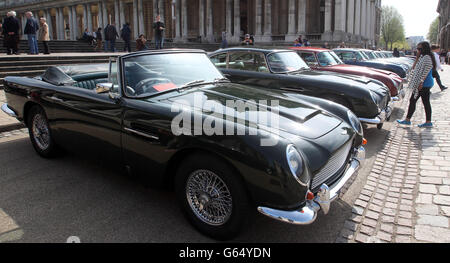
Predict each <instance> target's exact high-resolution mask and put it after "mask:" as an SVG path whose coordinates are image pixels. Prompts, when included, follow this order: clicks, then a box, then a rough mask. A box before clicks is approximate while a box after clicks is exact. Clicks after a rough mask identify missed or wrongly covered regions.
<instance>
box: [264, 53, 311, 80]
mask: <svg viewBox="0 0 450 263" xmlns="http://www.w3.org/2000/svg"><path fill="white" fill-rule="evenodd" d="M282 53H292V54H295V55H296V56H298V58H299V59H300V61H301V62H302V63H303V65H304V66H303V67H301V68H298V69H295V70H288V71H280V72H277V71H274V70H273V68H272V64H271V62H270V61H269V58H270V56H272V55H276V54H282ZM266 63H267V66H269V70H270V72H272V73H274V74H287V73H293V72H297V71H301V70H310V69H311V68H310V67H309V66H308V64H307V63H306V62H305V61H304V60H303V59H302V57H301V56H300V55H299V54H298V53H297V52H296V51H294V50H292V51H291V50H283V51H275V52H271V53H269V54H267V55H266Z"/></svg>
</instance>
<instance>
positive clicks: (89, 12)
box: [86, 4, 93, 32]
mask: <svg viewBox="0 0 450 263" xmlns="http://www.w3.org/2000/svg"><path fill="white" fill-rule="evenodd" d="M86 8H87V28H88V30H89V32H92V29H93V28H92V12H91V4H86Z"/></svg>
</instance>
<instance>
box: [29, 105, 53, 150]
mask: <svg viewBox="0 0 450 263" xmlns="http://www.w3.org/2000/svg"><path fill="white" fill-rule="evenodd" d="M32 123H33V124H32V127H31V128H32V131H33V137H34V141H35V142H36V144H37V146H38V147H39V148H40V149H41V150H46V149H47V148H48V147H49V145H50V133H49V130H48V127H47V122H46V121H45V118H44V117H43V116H42V115H41V114H36V115H35V116H34V118H33V122H32Z"/></svg>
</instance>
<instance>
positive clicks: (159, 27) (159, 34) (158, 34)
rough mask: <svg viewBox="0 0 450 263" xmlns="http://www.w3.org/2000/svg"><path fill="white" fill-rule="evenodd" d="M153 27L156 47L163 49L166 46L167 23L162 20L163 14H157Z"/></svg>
mask: <svg viewBox="0 0 450 263" xmlns="http://www.w3.org/2000/svg"><path fill="white" fill-rule="evenodd" d="M153 29H155V45H156V49H162V48H163V47H164V30H165V29H166V28H165V25H164V23H163V22H161V16H160V15H157V16H156V21H155V22H154V23H153Z"/></svg>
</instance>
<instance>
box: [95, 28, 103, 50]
mask: <svg viewBox="0 0 450 263" xmlns="http://www.w3.org/2000/svg"><path fill="white" fill-rule="evenodd" d="M95 39H96V40H97V46H96V47H95V51H97V50H99V49H101V48H102V45H103V36H102V28H101V27H99V28H98V29H97V32H95Z"/></svg>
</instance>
